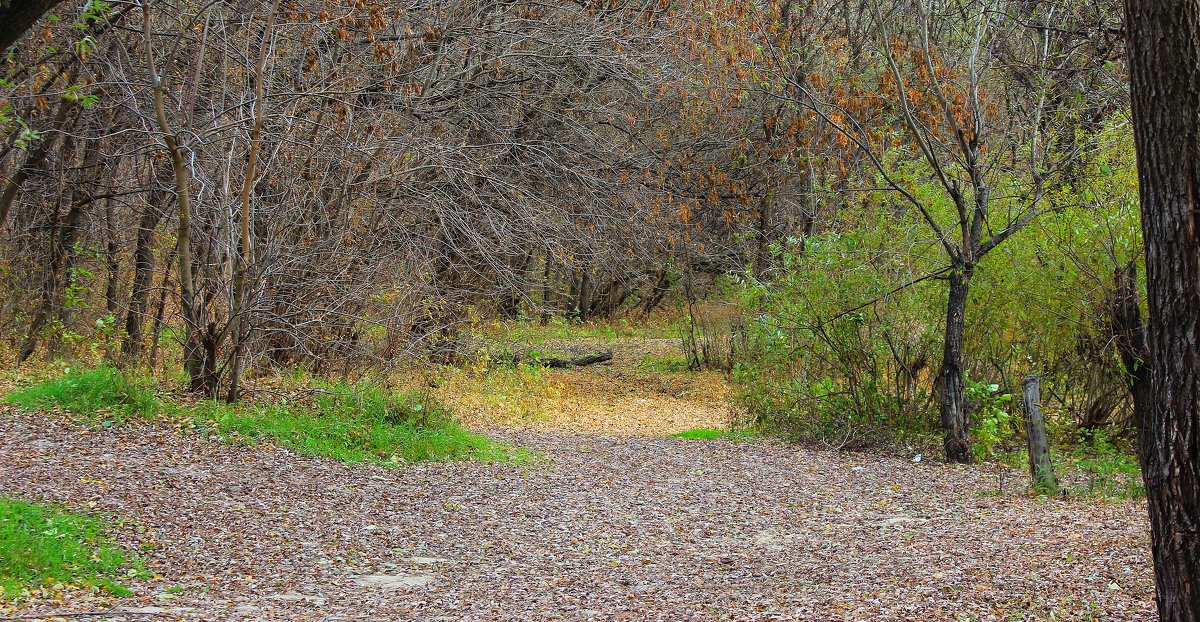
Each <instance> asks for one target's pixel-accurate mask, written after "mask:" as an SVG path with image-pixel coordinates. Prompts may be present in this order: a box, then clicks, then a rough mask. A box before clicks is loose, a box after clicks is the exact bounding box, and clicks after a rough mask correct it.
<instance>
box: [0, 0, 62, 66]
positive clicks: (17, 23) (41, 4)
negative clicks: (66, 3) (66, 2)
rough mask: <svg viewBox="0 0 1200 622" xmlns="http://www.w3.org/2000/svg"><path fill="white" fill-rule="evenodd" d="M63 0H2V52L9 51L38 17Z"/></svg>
mask: <svg viewBox="0 0 1200 622" xmlns="http://www.w3.org/2000/svg"><path fill="white" fill-rule="evenodd" d="M60 1H61V0H0V53H3V52H6V51H8V48H9V46H11V45H12V44H14V43H16V42H17V39H20V38H21V35H23V34H25V31H27V30H29V29H30V28H32V27H33V25H34V23H36V22H37V20H38V18H40V17H41V16H43V15H45V14H46V13H48V12H49V11H50V9H53V8H54V7H56V6H58V3H59V2H60Z"/></svg>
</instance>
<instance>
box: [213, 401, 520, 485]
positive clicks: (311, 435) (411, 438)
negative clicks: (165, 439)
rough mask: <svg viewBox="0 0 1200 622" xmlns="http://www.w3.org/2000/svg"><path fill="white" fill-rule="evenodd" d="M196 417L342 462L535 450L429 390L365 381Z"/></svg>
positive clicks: (216, 406) (491, 458)
mask: <svg viewBox="0 0 1200 622" xmlns="http://www.w3.org/2000/svg"><path fill="white" fill-rule="evenodd" d="M192 415H193V417H194V418H195V420H196V421H197V424H198V425H201V426H205V425H207V426H210V427H213V428H214V429H215V431H216V432H218V433H219V434H223V435H229V436H234V437H236V438H242V439H248V440H255V439H270V440H273V441H276V442H278V443H280V444H282V445H284V446H286V447H289V448H291V449H293V450H295V451H297V452H299V453H301V454H305V455H310V456H323V457H327V458H333V459H334V460H340V461H342V462H351V463H361V462H373V463H379V464H391V465H398V464H404V463H411V462H428V461H445V460H468V459H469V460H478V461H483V462H515V463H521V462H527V461H529V460H530V459H531V458H532V457H533V454H531V453H530V452H529V451H526V450H522V449H517V448H514V447H511V446H509V445H507V444H504V443H499V442H496V441H493V440H491V439H489V438H487V437H486V436H483V435H481V434H475V433H473V432H470V431H468V430H466V429H464V428H462V427H461V426H460V425H459V424H458V423H457V422H455V421H454V419H453V418H452V417H451V416H450V413H449V412H448V411H447V410H446V408H445V407H444V406H442V405H441V404H439V403H438V402H437V401H436V400H434V399H433V398H432V397H431V396H429V395H426V394H423V393H419V392H406V391H391V390H387V389H383V388H381V387H378V386H376V385H371V384H366V383H360V384H353V385H348V384H337V385H331V386H330V387H329V388H328V389H325V390H321V391H320V392H319V393H317V395H316V396H315V398H314V399H313V403H311V404H280V405H272V406H243V405H228V404H222V403H217V402H204V403H201V404H199V405H197V406H196V407H195V408H194V409H192Z"/></svg>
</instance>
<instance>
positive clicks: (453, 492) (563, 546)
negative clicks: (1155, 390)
mask: <svg viewBox="0 0 1200 622" xmlns="http://www.w3.org/2000/svg"><path fill="white" fill-rule="evenodd" d="M501 434H507V436H508V439H509V440H511V441H513V442H515V443H519V444H522V445H524V446H527V447H531V448H534V449H537V450H539V451H541V452H542V453H543V454H544V455H545V456H547V458H548V459H549V460H548V461H546V462H544V463H540V464H534V465H530V466H525V467H509V466H501V465H479V464H470V463H460V464H449V465H432V466H418V467H411V468H405V469H403V470H387V469H383V468H376V467H364V466H348V465H343V464H337V463H333V462H328V461H323V460H318V459H311V458H304V457H298V456H296V455H294V454H291V453H289V452H287V451H284V450H281V449H277V448H272V447H253V448H251V447H230V446H227V445H222V444H218V443H213V442H207V441H205V440H203V439H200V438H197V437H194V436H192V437H181V436H178V435H176V434H175V433H173V432H171V431H169V430H165V429H162V428H160V427H156V426H151V425H136V426H130V427H126V428H122V429H116V430H109V431H99V432H95V431H86V430H83V429H81V428H78V427H74V426H71V425H70V424H67V423H65V422H64V421H63V420H62V419H60V418H50V417H42V416H32V415H13V416H2V417H0V494H7V495H20V496H24V497H31V498H37V499H47V500H55V501H61V502H65V503H69V504H71V505H74V506H82V507H93V508H94V509H95V510H97V511H106V512H111V513H113V514H116V515H118V516H120V517H123V518H124V519H125V520H126V522H125V523H124V524H123V525H122V526H121V527H120V528H119V530H118V533H119V537H120V538H121V539H122V541H123V542H124V543H125V544H126V545H128V546H131V547H137V548H140V549H142V550H143V552H142V555H143V557H144V558H145V559H146V561H147V564H148V566H149V569H150V570H151V571H152V572H154V573H156V575H158V576H157V577H156V578H153V579H146V580H138V581H133V582H132V583H131V584H130V586H131V587H132V588H134V590H135V592H136V596H134V597H131V598H125V599H117V600H115V601H105V602H97V601H95V600H91V599H85V598H68V599H67V600H66V601H65V602H64V603H52V602H40V603H36V604H34V605H32V606H28V607H27V608H26V609H22V610H19V611H16V612H14V613H16V614H20V615H31V614H37V613H44V612H49V611H58V612H61V611H114V612H119V611H126V612H129V613H128V614H127V615H117V614H114V615H110V616H107V617H92V618H84V619H106V620H119V619H130V620H133V619H137V620H161V619H186V620H424V621H429V620H671V621H677V620H725V619H728V620H872V621H874V620H1016V619H1022V620H1029V619H1037V620H1047V619H1054V620H1139V621H1142V620H1151V619H1153V617H1154V615H1153V610H1152V598H1151V594H1152V592H1151V589H1152V588H1151V579H1150V569H1149V560H1148V549H1147V546H1148V545H1147V532H1146V527H1145V523H1144V519H1143V516H1142V513H1143V511H1144V510H1143V506H1142V504H1140V503H1122V504H1105V503H1094V502H1074V501H1062V500H1057V499H1055V500H1047V499H1036V498H1029V497H1027V496H1024V495H1021V494H1014V493H1012V492H1011V491H1006V494H1004V495H999V494H998V491H997V484H998V479H997V476H996V474H995V473H993V472H989V471H987V470H985V469H983V468H959V467H949V466H944V465H934V464H928V463H921V464H913V463H911V462H906V461H897V460H891V459H881V458H878V457H874V456H860V455H854V454H837V453H829V452H822V451H814V450H809V449H802V448H796V447H789V446H783V445H778V444H772V443H749V444H747V443H743V444H737V443H730V442H726V441H711V442H701V441H686V440H678V439H664V438H636V437H634V438H615V437H614V438H605V437H596V436H580V435H571V434H564V433H546V432H541V433H538V432H507V433H501ZM1008 479H1009V482H1008V484H1007V486H1008V487H1009V488H1011V486H1012V482H1011V480H1012V476H1011V475H1010V476H1009V478H1008ZM180 587H181V588H183V590H182V592H180V593H178V594H168V593H167V592H168V589H169V588H180ZM175 591H178V590H177V589H176V590H175ZM147 614H150V615H149V616H148V615H147Z"/></svg>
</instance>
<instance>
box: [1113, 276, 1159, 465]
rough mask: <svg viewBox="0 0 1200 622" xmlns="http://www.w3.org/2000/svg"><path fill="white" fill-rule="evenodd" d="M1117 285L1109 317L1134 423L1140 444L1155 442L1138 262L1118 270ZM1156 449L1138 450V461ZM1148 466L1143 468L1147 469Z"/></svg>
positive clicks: (1148, 354)
mask: <svg viewBox="0 0 1200 622" xmlns="http://www.w3.org/2000/svg"><path fill="white" fill-rule="evenodd" d="M1113 281H1114V282H1115V284H1114V287H1113V292H1112V295H1111V296H1110V297H1109V316H1110V321H1111V323H1112V332H1113V341H1114V342H1116V344H1117V351H1118V352H1119V353H1120V355H1121V363H1122V365H1123V366H1124V367H1125V369H1124V372H1125V374H1126V376H1127V379H1126V386H1127V387H1128V388H1129V394H1130V397H1132V398H1133V412H1134V413H1135V415H1136V416H1135V420H1134V424H1135V425H1136V427H1137V438H1138V443H1142V442H1148V441H1151V440H1152V437H1153V435H1151V434H1150V433H1149V430H1147V429H1146V428H1145V425H1144V424H1146V423H1149V420H1150V418H1149V417H1148V416H1145V417H1143V416H1141V414H1140V413H1149V412H1150V409H1151V408H1152V406H1153V405H1152V404H1151V401H1152V400H1153V395H1151V393H1150V391H1151V388H1152V387H1151V386H1150V361H1149V358H1150V352H1149V350H1148V349H1147V344H1146V325H1145V320H1143V319H1142V307H1141V303H1140V302H1139V301H1140V300H1141V296H1140V295H1139V292H1138V282H1137V263H1135V262H1132V261H1131V262H1129V265H1128V266H1126V267H1125V268H1124V269H1117V271H1116V274H1115V275H1114V276H1113ZM1152 450H1153V447H1152V444H1151V445H1150V446H1145V447H1139V448H1138V459H1139V460H1140V459H1141V458H1142V456H1145V455H1148V454H1149V453H1150V451H1152ZM1144 468H1145V465H1143V469H1144Z"/></svg>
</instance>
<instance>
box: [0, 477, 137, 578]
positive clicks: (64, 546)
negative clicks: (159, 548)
mask: <svg viewBox="0 0 1200 622" xmlns="http://www.w3.org/2000/svg"><path fill="white" fill-rule="evenodd" d="M129 571H132V572H133V573H135V574H136V573H137V572H138V564H137V562H136V560H134V559H133V558H131V557H130V556H129V555H128V554H126V553H125V551H122V550H121V549H120V548H118V547H117V546H115V545H114V544H113V543H112V542H111V540H110V539H109V538H107V537H106V536H105V533H104V523H103V522H102V521H100V520H99V519H97V518H94V517H89V516H85V515H82V514H75V513H72V512H68V511H66V510H63V509H60V508H56V507H53V506H47V505H39V504H34V503H30V502H27V501H21V500H18V499H11V498H8V497H0V597H3V598H4V599H16V598H20V597H21V596H22V595H23V594H25V593H27V592H31V591H34V590H37V589H39V588H51V589H60V588H62V587H85V588H90V589H94V590H98V591H103V592H107V593H109V594H113V595H116V596H127V595H129V594H130V592H129V590H128V589H126V588H125V587H123V586H121V585H120V584H118V583H116V582H115V580H116V579H117V578H118V577H120V576H123V575H126V574H127V573H128V572H129Z"/></svg>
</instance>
